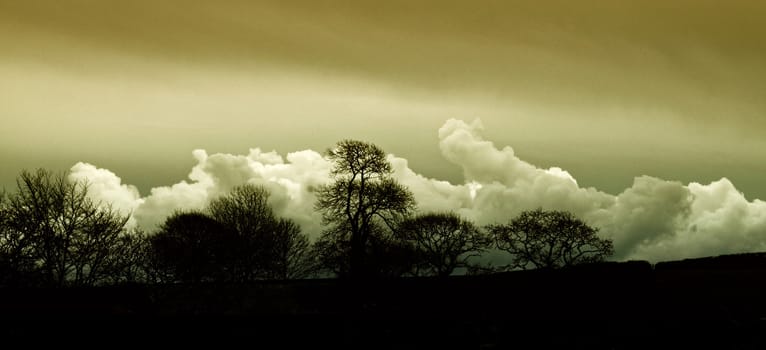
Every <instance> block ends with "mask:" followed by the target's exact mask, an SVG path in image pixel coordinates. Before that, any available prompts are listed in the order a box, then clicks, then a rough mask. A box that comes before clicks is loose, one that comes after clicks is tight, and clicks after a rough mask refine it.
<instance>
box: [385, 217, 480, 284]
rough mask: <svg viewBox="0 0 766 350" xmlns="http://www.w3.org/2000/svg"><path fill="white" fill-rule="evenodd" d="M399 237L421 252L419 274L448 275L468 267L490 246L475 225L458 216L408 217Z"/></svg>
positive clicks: (399, 231) (399, 230)
mask: <svg viewBox="0 0 766 350" xmlns="http://www.w3.org/2000/svg"><path fill="white" fill-rule="evenodd" d="M397 234H398V236H399V237H400V238H401V239H403V240H405V241H407V242H410V243H411V244H412V245H413V246H414V247H415V249H416V251H417V252H418V256H419V258H420V264H418V265H419V268H418V271H417V274H427V275H436V276H448V275H450V274H451V273H452V272H453V271H454V270H455V268H458V267H468V266H469V261H468V260H469V259H470V258H472V257H476V256H478V255H479V254H480V253H481V252H483V251H484V250H485V249H486V248H487V247H488V246H489V245H490V243H491V240H490V239H489V237H488V236H487V235H485V234H484V233H482V232H481V231H480V230H479V228H478V227H476V226H475V225H474V224H473V223H472V222H470V221H468V220H465V219H463V218H461V217H460V216H459V215H457V214H455V213H428V214H421V215H417V216H415V217H412V218H408V219H407V220H405V221H404V222H402V224H401V225H400V226H399V229H398V230H397Z"/></svg>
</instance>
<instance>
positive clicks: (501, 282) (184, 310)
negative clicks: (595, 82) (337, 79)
mask: <svg viewBox="0 0 766 350" xmlns="http://www.w3.org/2000/svg"><path fill="white" fill-rule="evenodd" d="M764 260H766V257H765V256H764V255H762V254H748V255H736V256H722V257H716V258H706V259H696V260H686V261H678V262H668V263H659V264H657V265H655V266H654V267H652V266H651V265H650V264H648V263H646V262H626V263H603V264H597V265H589V266H581V267H577V268H571V269H565V270H555V271H523V272H510V273H500V274H494V275H484V276H454V277H450V278H446V279H438V278H404V279H395V280H387V281H374V282H367V283H350V282H345V281H342V280H335V279H320V280H299V281H287V282H284V281H267V282H262V283H253V284H246V285H241V284H239V285H224V284H201V285H159V286H158V285H153V286H145V285H124V286H117V287H102V288H87V289H77V288H66V289H15V290H3V291H2V292H0V293H1V295H0V317H2V319H3V328H2V332H3V334H4V335H6V336H10V337H11V338H13V337H16V338H17V339H28V340H30V341H32V342H34V341H43V340H44V339H45V337H39V336H38V335H48V334H56V335H58V336H61V339H64V340H66V341H76V340H73V339H80V338H78V337H82V338H81V339H83V340H82V341H83V342H85V343H87V342H88V341H95V340H94V339H96V338H97V337H103V338H104V339H111V340H109V341H112V342H118V344H119V343H123V342H140V343H146V344H151V342H153V341H163V342H168V343H175V344H178V343H189V344H193V343H197V342H204V343H211V342H212V343H213V344H231V345H234V344H239V343H240V342H244V343H243V344H249V345H248V347H252V346H253V345H258V344H277V345H306V346H318V345H328V346H331V347H351V348H360V349H366V348H444V347H448V348H465V349H479V348H481V349H492V348H582V349H646V348H666V347H674V348H702V347H704V348H722V349H723V348H725V349H737V348H747V349H750V348H752V349H758V348H763V347H764V346H766V342H764V339H765V338H766V301H764V296H766V293H765V292H766V284H765V283H764V282H763V281H764V277H765V276H766V264H764Z"/></svg>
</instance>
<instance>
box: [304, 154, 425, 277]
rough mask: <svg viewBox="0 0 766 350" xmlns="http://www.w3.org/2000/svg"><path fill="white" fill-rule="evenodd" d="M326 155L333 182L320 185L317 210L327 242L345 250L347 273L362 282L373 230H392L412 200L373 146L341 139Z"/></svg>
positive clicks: (367, 268) (365, 271)
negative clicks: (338, 245)
mask: <svg viewBox="0 0 766 350" xmlns="http://www.w3.org/2000/svg"><path fill="white" fill-rule="evenodd" d="M327 157H328V158H329V159H330V161H332V163H333V168H332V170H331V172H330V176H331V177H332V179H333V181H332V182H331V183H330V184H327V185H324V186H321V187H319V189H318V190H317V202H316V204H315V208H316V210H317V211H319V212H320V213H322V218H323V224H324V225H326V226H328V228H327V231H326V233H327V234H326V235H325V236H327V237H326V238H327V239H326V240H325V241H329V242H332V241H334V242H337V243H339V244H341V245H342V246H346V247H347V248H348V250H347V251H348V255H347V256H346V257H344V258H348V274H349V276H350V277H352V278H360V277H363V276H365V275H367V274H369V272H370V271H369V266H366V265H367V262H368V261H367V258H368V254H367V251H368V243H369V242H370V237H371V236H372V235H373V234H374V231H375V230H374V228H375V226H376V225H379V226H381V227H387V228H388V229H393V228H394V227H395V226H396V224H397V222H398V221H400V220H401V218H402V217H404V216H405V215H407V214H408V213H410V211H412V210H413V209H414V207H415V200H414V199H413V195H412V193H411V192H410V191H409V190H408V189H407V188H406V187H404V186H402V185H401V184H399V183H398V182H396V181H395V180H394V179H393V178H392V177H391V174H392V169H391V165H390V164H389V163H388V161H387V160H386V154H385V153H384V152H383V150H382V149H380V148H379V147H378V146H376V145H373V144H371V143H366V142H362V141H354V140H343V141H340V142H338V144H336V146H335V148H333V149H330V150H328V152H327ZM346 237H347V238H346ZM346 240H347V241H346Z"/></svg>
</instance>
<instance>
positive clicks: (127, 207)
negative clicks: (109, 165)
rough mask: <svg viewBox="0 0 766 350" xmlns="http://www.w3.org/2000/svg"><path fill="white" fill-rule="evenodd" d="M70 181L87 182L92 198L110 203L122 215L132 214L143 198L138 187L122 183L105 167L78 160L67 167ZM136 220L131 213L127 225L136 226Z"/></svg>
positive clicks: (103, 202)
mask: <svg viewBox="0 0 766 350" xmlns="http://www.w3.org/2000/svg"><path fill="white" fill-rule="evenodd" d="M69 179H70V181H86V182H87V184H88V194H89V196H90V197H91V199H92V200H94V201H96V202H98V203H102V204H111V206H112V208H114V209H116V210H118V211H119V212H120V213H122V214H123V215H131V214H134V212H135V210H136V209H137V208H138V207H140V206H141V205H142V204H143V202H144V200H143V199H142V198H141V196H140V194H139V193H138V188H136V187H135V186H132V185H126V184H123V183H122V180H121V179H120V178H119V177H118V176H117V175H116V174H115V173H113V172H111V171H109V170H107V169H101V168H96V167H95V166H93V165H91V164H87V163H82V162H79V163H77V164H75V165H74V166H72V168H71V169H69ZM136 224H137V221H136V217H135V216H134V215H131V217H130V219H129V221H128V224H127V225H128V226H129V227H134V226H136Z"/></svg>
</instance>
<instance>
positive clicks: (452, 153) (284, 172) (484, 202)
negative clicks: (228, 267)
mask: <svg viewBox="0 0 766 350" xmlns="http://www.w3.org/2000/svg"><path fill="white" fill-rule="evenodd" d="M482 129H483V126H482V124H481V122H479V121H478V120H477V121H474V122H472V123H466V122H463V121H460V120H454V119H451V120H448V121H447V122H446V123H445V124H444V126H442V127H441V128H440V129H439V133H438V135H439V147H440V149H441V152H442V155H443V156H444V157H445V158H446V159H447V160H448V161H450V162H452V163H454V164H456V165H457V166H459V167H460V168H461V169H462V170H463V174H464V183H463V184H452V183H450V182H447V181H441V180H437V179H432V178H427V177H425V176H423V175H420V174H418V173H416V172H414V171H413V170H412V169H410V167H409V164H408V162H407V160H406V159H404V158H400V157H396V156H393V155H389V156H388V159H389V161H390V162H391V164H392V166H393V169H394V176H395V177H396V178H397V179H398V181H400V182H401V183H402V184H404V185H406V186H407V187H409V188H410V190H412V192H413V193H414V195H415V198H416V200H417V202H418V208H419V210H421V211H445V210H454V211H456V212H458V213H460V214H461V215H463V216H465V217H467V218H470V219H472V220H474V221H475V222H476V223H477V224H479V225H485V224H490V223H504V222H507V221H508V220H510V219H512V218H513V217H515V216H516V215H518V214H519V213H520V212H521V211H523V210H529V209H534V208H537V207H542V208H545V209H557V210H567V211H571V212H572V213H574V214H575V215H577V216H579V217H581V218H583V219H584V220H586V221H587V222H588V223H590V224H592V225H594V226H596V227H599V228H600V229H601V233H600V234H601V235H602V236H604V237H608V238H611V239H612V240H613V241H614V244H615V249H616V254H615V258H616V259H647V260H650V261H659V260H667V259H679V258H685V257H692V256H704V255H716V254H722V253H733V252H746V251H757V250H765V249H766V202H763V201H760V200H754V201H747V200H746V199H745V197H744V196H743V195H742V194H741V193H739V191H737V190H736V188H735V187H734V185H733V184H732V183H731V182H729V181H728V180H727V179H721V180H719V181H716V182H713V183H710V184H707V185H703V184H698V183H691V184H688V185H684V184H682V183H680V182H675V181H666V180H662V179H658V178H654V177H649V176H639V177H636V179H635V181H634V183H633V185H632V186H631V187H630V188H627V189H625V190H624V191H623V192H622V193H619V194H617V195H613V194H609V193H605V192H601V191H598V190H597V189H595V188H583V187H580V186H579V185H578V183H577V180H576V179H574V177H572V175H571V174H569V173H568V172H567V171H566V170H564V169H561V168H558V167H552V168H549V169H542V168H538V167H536V166H535V165H533V164H530V163H528V162H525V161H524V160H522V159H519V158H518V157H517V156H516V155H515V154H514V151H513V149H512V148H511V147H509V146H505V147H503V148H498V147H496V146H495V145H494V144H493V143H492V142H490V141H487V140H484V138H483V136H482ZM193 156H194V158H195V159H196V161H197V164H196V165H195V166H194V167H193V168H192V170H191V172H190V174H189V178H188V179H187V180H184V181H181V182H179V183H176V184H174V185H172V186H163V187H156V188H153V189H152V190H151V192H150V193H149V194H148V195H147V196H145V197H140V196H139V195H138V191H137V190H136V189H135V187H133V186H129V185H125V184H122V183H121V181H120V179H119V177H117V176H116V175H115V174H113V173H112V172H110V171H108V170H105V169H98V168H96V167H95V166H92V165H90V164H84V163H78V164H76V165H75V166H74V167H72V175H71V176H73V177H74V178H87V179H89V180H90V181H91V183H92V187H91V190H92V192H93V195H94V197H96V198H99V199H101V200H104V201H107V202H112V203H114V205H115V207H118V208H120V209H123V210H127V211H129V212H132V213H133V220H135V222H137V223H138V224H139V225H140V226H142V227H145V228H147V229H151V228H153V227H155V226H156V225H157V224H159V223H161V222H162V220H163V219H164V218H165V217H166V216H167V215H169V214H170V213H172V212H173V211H174V210H178V209H199V208H202V207H204V206H205V204H207V203H208V202H209V201H210V199H212V198H215V197H216V196H219V195H221V194H224V193H226V192H227V191H229V190H230V189H231V188H232V187H234V186H237V185H241V184H245V183H252V184H258V185H263V186H265V187H266V188H268V189H269V190H270V191H271V193H272V197H271V199H270V200H271V204H272V206H273V207H274V209H275V211H276V213H277V214H278V215H280V216H284V217H288V218H292V219H294V220H296V221H297V222H298V223H299V224H300V225H301V226H302V227H303V229H304V231H306V232H308V233H309V234H311V235H314V236H315V235H316V234H317V233H318V232H319V231H320V230H321V227H320V221H321V220H320V216H319V214H318V213H316V212H315V211H314V210H313V205H314V201H315V199H316V197H315V195H314V191H313V190H314V189H315V188H316V187H317V186H319V185H321V184H324V183H326V182H327V181H329V179H330V178H329V171H330V168H331V164H330V162H329V161H328V160H327V159H325V158H324V157H323V156H322V155H321V154H319V153H317V152H315V151H311V150H305V151H299V152H293V153H288V154H287V155H286V156H285V157H282V156H281V155H279V154H277V153H276V152H273V151H272V152H263V151H262V150H260V149H258V148H255V149H251V150H250V152H249V153H248V154H247V155H233V154H223V153H216V154H212V155H208V154H207V152H205V151H204V150H195V151H194V152H193Z"/></svg>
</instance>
